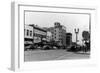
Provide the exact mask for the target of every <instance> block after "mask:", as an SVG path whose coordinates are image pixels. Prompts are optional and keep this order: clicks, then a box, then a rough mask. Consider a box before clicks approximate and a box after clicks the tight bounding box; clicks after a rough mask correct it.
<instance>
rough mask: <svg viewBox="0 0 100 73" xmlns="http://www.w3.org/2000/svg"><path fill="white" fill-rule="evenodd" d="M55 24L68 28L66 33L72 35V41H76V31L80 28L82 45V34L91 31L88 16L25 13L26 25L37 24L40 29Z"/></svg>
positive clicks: (79, 34)
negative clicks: (58, 23)
mask: <svg viewBox="0 0 100 73" xmlns="http://www.w3.org/2000/svg"><path fill="white" fill-rule="evenodd" d="M55 22H60V24H61V25H64V26H65V27H66V32H68V33H72V41H73V42H75V41H76V34H75V31H74V29H75V28H76V29H77V28H79V33H78V40H79V42H78V43H79V44H82V39H83V38H82V32H83V31H84V30H85V31H89V15H88V14H71V13H48V12H25V24H27V25H28V24H36V25H38V26H40V27H53V26H54V23H55Z"/></svg>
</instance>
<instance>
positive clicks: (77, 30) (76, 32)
mask: <svg viewBox="0 0 100 73" xmlns="http://www.w3.org/2000/svg"><path fill="white" fill-rule="evenodd" d="M74 31H75V34H76V47H77V42H78V33H79V28H77V29H76V28H75V29H74Z"/></svg>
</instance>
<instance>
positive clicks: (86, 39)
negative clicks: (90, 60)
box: [82, 31, 90, 52]
mask: <svg viewBox="0 0 100 73" xmlns="http://www.w3.org/2000/svg"><path fill="white" fill-rule="evenodd" d="M82 37H83V41H84V44H85V45H86V49H85V52H86V51H88V50H90V33H89V32H88V31H83V32H82Z"/></svg>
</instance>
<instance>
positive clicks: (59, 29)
mask: <svg viewBox="0 0 100 73" xmlns="http://www.w3.org/2000/svg"><path fill="white" fill-rule="evenodd" d="M51 32H52V38H53V39H54V40H55V41H56V42H58V43H59V45H62V46H66V27H65V26H63V25H61V24H60V23H59V22H55V23H54V28H52V31H51Z"/></svg>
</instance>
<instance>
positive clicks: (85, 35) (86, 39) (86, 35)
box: [82, 31, 90, 41]
mask: <svg viewBox="0 0 100 73" xmlns="http://www.w3.org/2000/svg"><path fill="white" fill-rule="evenodd" d="M82 37H83V40H85V41H89V40H90V33H89V32H88V31H83V32H82Z"/></svg>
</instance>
